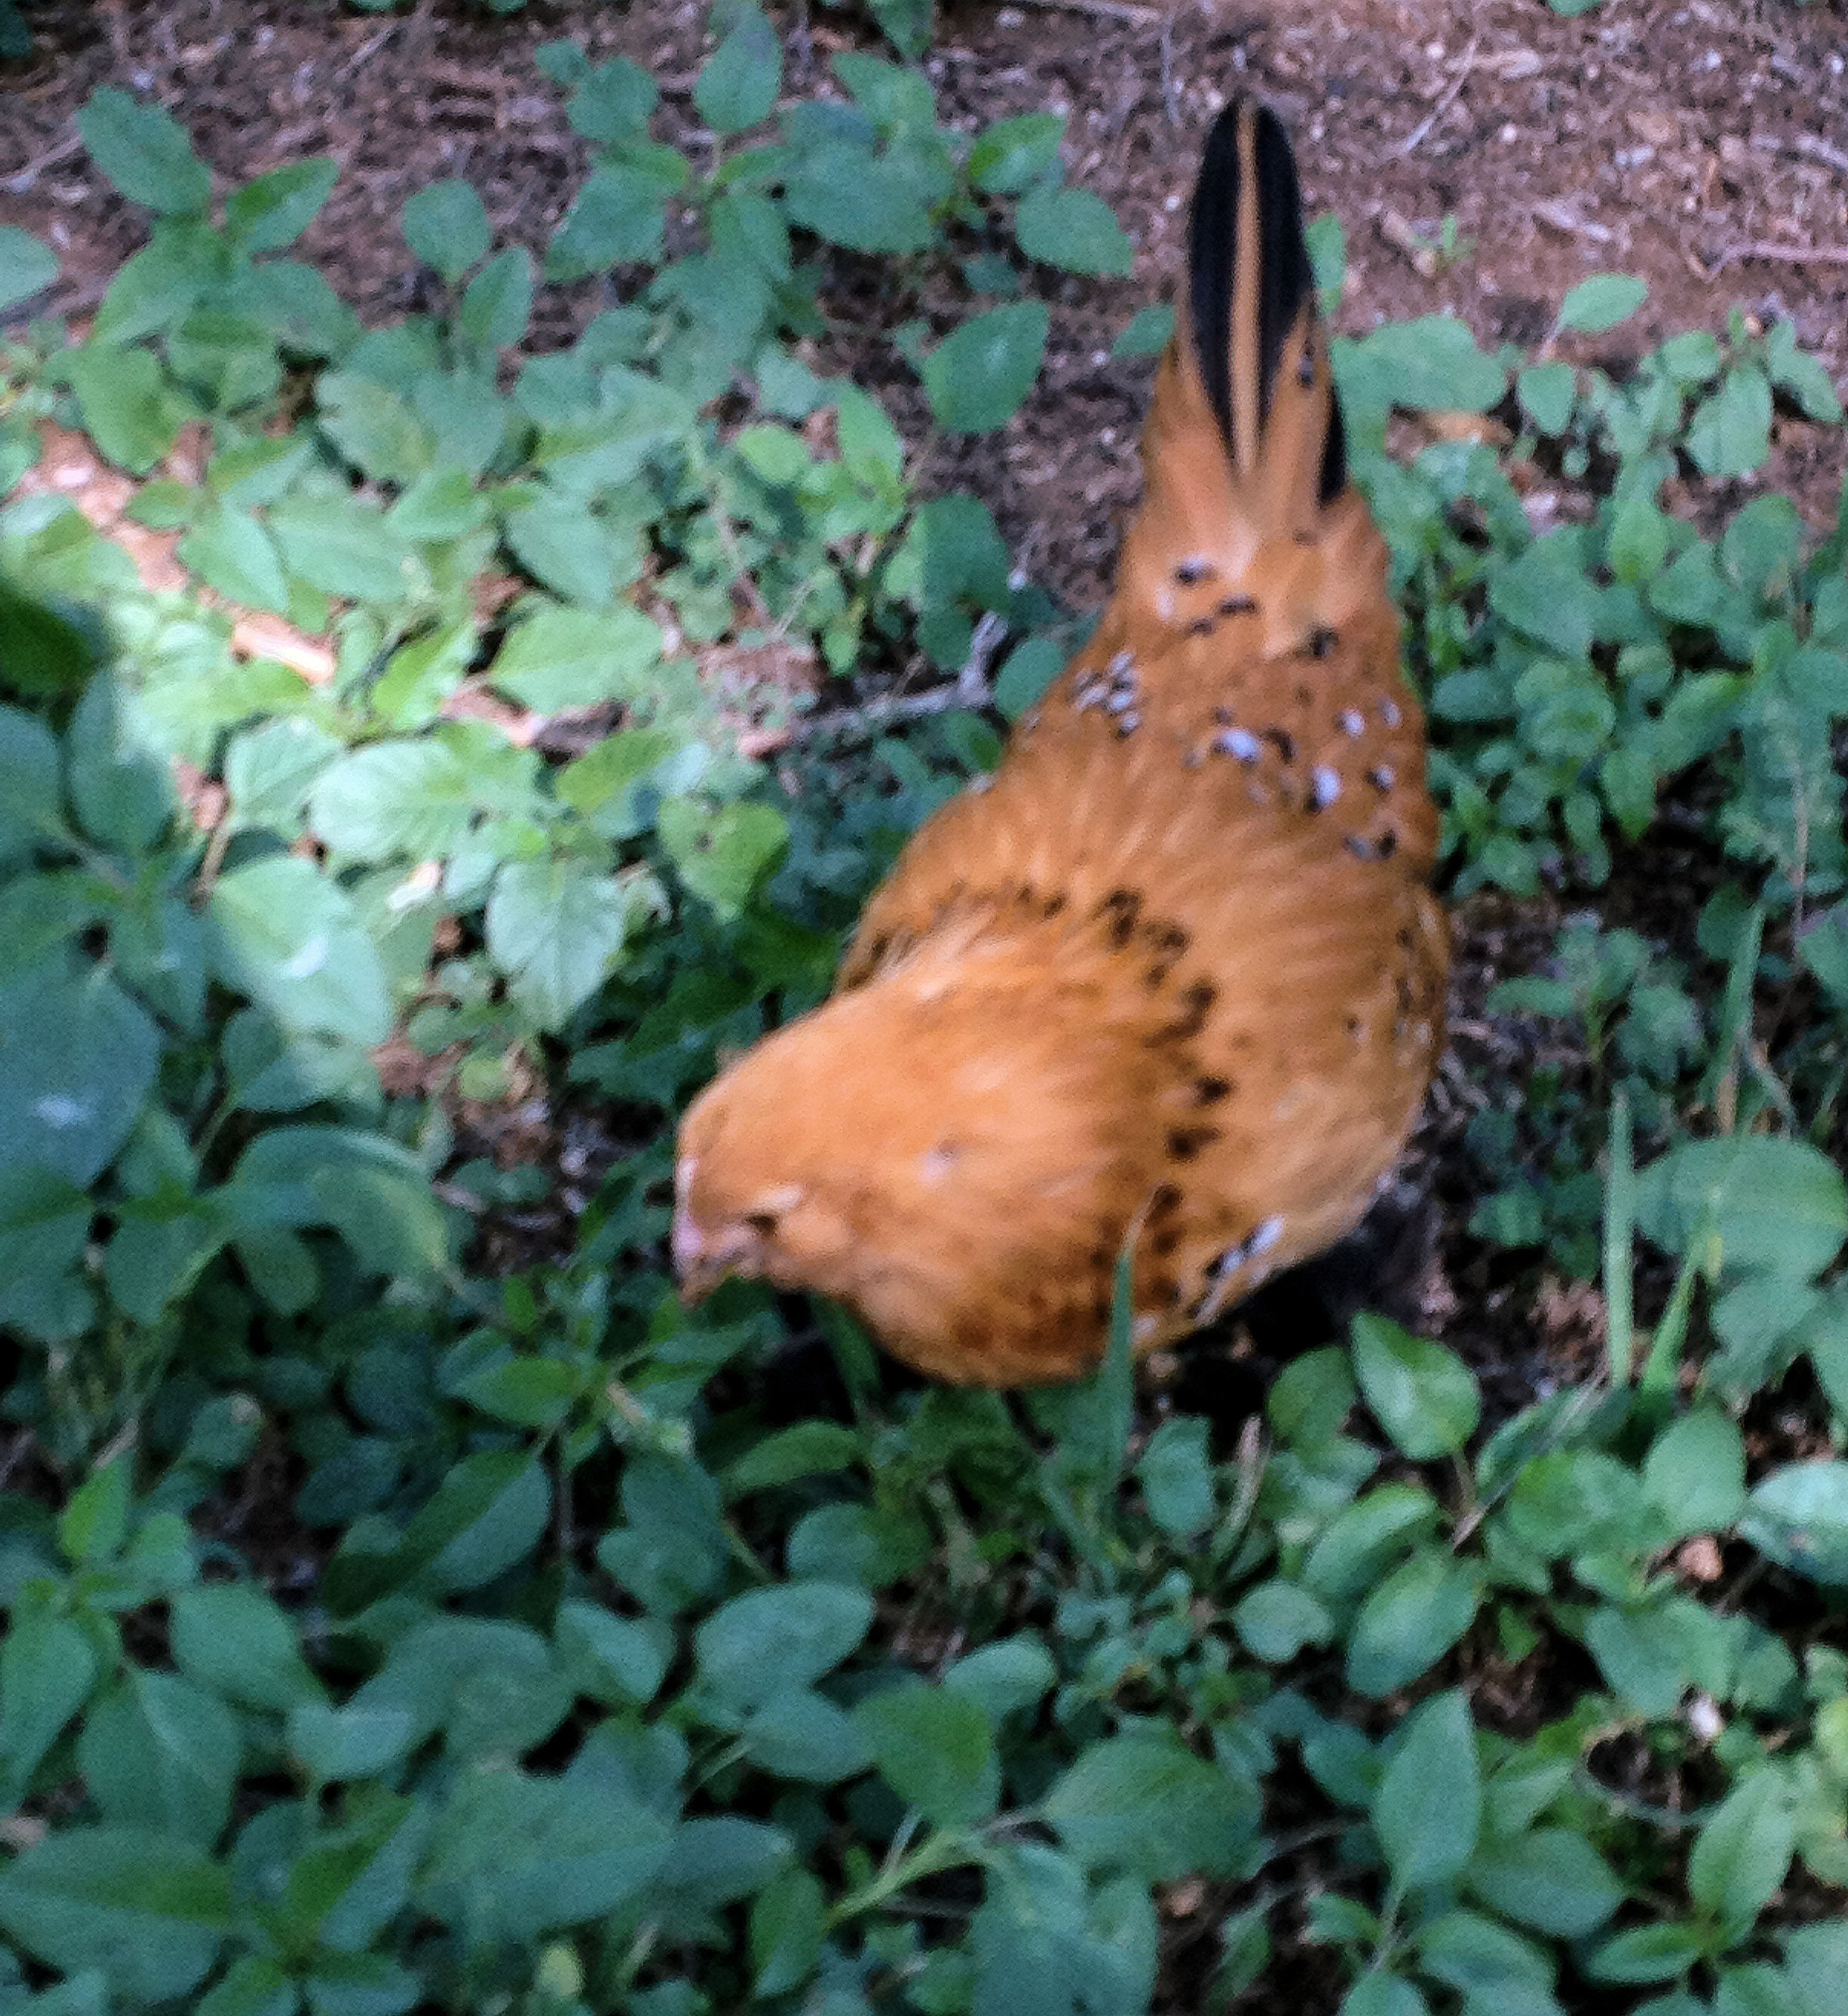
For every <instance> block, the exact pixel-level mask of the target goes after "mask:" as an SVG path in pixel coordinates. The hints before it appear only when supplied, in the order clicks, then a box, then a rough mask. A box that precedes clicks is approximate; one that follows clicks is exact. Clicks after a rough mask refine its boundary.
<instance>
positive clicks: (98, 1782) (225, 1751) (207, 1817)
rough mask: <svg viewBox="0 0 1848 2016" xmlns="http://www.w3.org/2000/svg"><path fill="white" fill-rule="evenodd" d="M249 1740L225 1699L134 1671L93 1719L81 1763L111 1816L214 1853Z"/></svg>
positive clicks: (178, 1680)
mask: <svg viewBox="0 0 1848 2016" xmlns="http://www.w3.org/2000/svg"><path fill="white" fill-rule="evenodd" d="M242 1757H243V1734H242V1732H241V1731H240V1729H239V1727H238V1723H237V1717H236V1715H234V1714H233V1713H232V1711H231V1710H230V1709H229V1708H227V1707H226V1706H225V1704H224V1702H223V1701H222V1700H220V1699H219V1697H218V1695H217V1694H214V1693H211V1692H210V1691H209V1690H207V1689H206V1688H204V1687H196V1686H194V1685H193V1683H192V1682H191V1681H190V1680H187V1679H182V1677H181V1676H179V1675H178V1674H177V1673H162V1672H149V1671H147V1670H146V1669H143V1668H141V1667H139V1666H131V1667H130V1668H129V1669H128V1672H127V1673H126V1674H125V1675H124V1677H123V1679H121V1681H120V1682H119V1683H117V1685H116V1686H115V1687H113V1688H112V1689H110V1691H109V1692H108V1693H106V1694H104V1695H103V1697H102V1698H101V1699H100V1700H99V1701H97V1702H96V1703H95V1705H94V1706H93V1707H92V1708H91V1710H90V1712H89V1714H88V1716H87V1717H86V1718H85V1722H84V1730H83V1734H82V1737H81V1739H80V1740H79V1742H78V1744H77V1764H78V1766H79V1768H80V1769H81V1771H82V1773H83V1774H84V1782H85V1784H86V1785H87V1787H88V1789H89V1793H90V1796H91V1797H92V1798H93V1799H94V1800H95V1802H96V1805H97V1807H98V1809H99V1810H100V1812H101V1813H102V1815H103V1818H104V1819H105V1820H107V1821H109V1822H110V1823H112V1824H113V1825H116V1826H120V1827H145V1828H146V1829H148V1830H149V1831H150V1832H152V1833H156V1834H171V1835H174V1836H175V1837H176V1838H178V1839H180V1840H182V1841H191V1842H192V1843H193V1844H194V1845H196V1846H197V1847H200V1848H204V1849H209V1848H211V1846H212V1845H213V1844H214V1842H215V1841H217V1840H218V1837H219V1835H220V1834H222V1833H223V1831H224V1829H225V1821H226V1820H228V1819H229V1817H230V1813H231V1802H232V1795H233V1794H234V1793H235V1791H236V1787H237V1777H238V1766H239V1763H240V1761H241V1759H242Z"/></svg>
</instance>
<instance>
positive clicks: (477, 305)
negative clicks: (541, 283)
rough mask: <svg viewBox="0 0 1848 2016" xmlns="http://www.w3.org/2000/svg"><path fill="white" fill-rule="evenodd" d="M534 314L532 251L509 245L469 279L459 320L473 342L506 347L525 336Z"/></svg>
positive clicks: (491, 346) (491, 348) (494, 346)
mask: <svg viewBox="0 0 1848 2016" xmlns="http://www.w3.org/2000/svg"><path fill="white" fill-rule="evenodd" d="M531 315H532V254H531V253H530V252H528V250H527V249H526V247H524V245H510V246H509V247H507V249H506V251H504V252H497V253H496V254H495V256H494V257H492V259H490V260H489V261H488V263H487V265H485V266H484V267H483V268H481V272H478V273H477V275H475V277H474V279H472V280H470V282H469V283H468V292H467V293H466V294H464V295H463V297H462V308H461V310H460V311H459V314H458V315H457V316H456V321H457V322H458V324H459V326H460V328H461V330H462V333H463V335H464V336H466V337H467V338H468V340H469V341H470V343H475V344H480V345H481V347H482V348H483V349H484V350H507V349H510V348H511V347H512V346H513V344H516V343H517V342H519V340H521V337H524V335H525V333H526V325H527V322H528V320H529V319H531Z"/></svg>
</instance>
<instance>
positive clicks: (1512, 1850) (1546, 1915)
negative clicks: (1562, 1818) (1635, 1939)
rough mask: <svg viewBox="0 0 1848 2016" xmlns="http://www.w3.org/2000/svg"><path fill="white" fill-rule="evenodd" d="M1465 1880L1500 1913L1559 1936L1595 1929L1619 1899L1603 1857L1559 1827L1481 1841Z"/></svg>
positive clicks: (1620, 1894)
mask: <svg viewBox="0 0 1848 2016" xmlns="http://www.w3.org/2000/svg"><path fill="white" fill-rule="evenodd" d="M1467 1880H1468V1884H1469V1887H1470V1888H1471V1889H1472V1891H1474V1892H1475V1895H1477V1896H1479V1897H1480V1898H1481V1899H1482V1901H1483V1903H1486V1904H1490V1905H1492V1906H1493V1907H1494V1908H1495V1909H1496V1910H1497V1911H1500V1913H1502V1914H1503V1916H1504V1917H1509V1918H1512V1919H1513V1920H1514V1921H1515V1922H1516V1924H1522V1925H1532V1926H1533V1928H1534V1929H1535V1930H1536V1931H1542V1932H1551V1933H1552V1934H1553V1935H1554V1936H1555V1937H1556V1938H1559V1939H1583V1938H1584V1937H1585V1935H1587V1933H1588V1932H1594V1931H1597V1929H1598V1927H1599V1926H1600V1925H1601V1924H1603V1923H1604V1922H1605V1920H1606V1919H1607V1918H1608V1917H1610V1915H1611V1913H1612V1912H1613V1911H1614V1910H1616V1908H1617V1906H1619V1904H1620V1903H1622V1902H1623V1885H1622V1884H1621V1883H1619V1881H1618V1880H1617V1878H1616V1876H1614V1875H1613V1874H1612V1872H1611V1869H1610V1867H1609V1865H1608V1863H1606V1862H1605V1859H1604V1858H1603V1856H1601V1855H1600V1854H1599V1853H1598V1851H1597V1849H1594V1847H1593V1846H1592V1845H1591V1844H1590V1842H1589V1841H1587V1840H1586V1839H1585V1838H1584V1836H1583V1834H1574V1833H1572V1832H1571V1831H1569V1829H1567V1828H1565V1827H1536V1828H1535V1829H1533V1831H1531V1832H1530V1833H1527V1834H1515V1835H1514V1836H1513V1837H1512V1838H1510V1839H1508V1840H1505V1841H1493V1840H1491V1841H1486V1842H1484V1843H1482V1845H1479V1847H1478V1849H1477V1850H1476V1852H1475V1856H1473V1857H1472V1859H1471V1861H1470V1864H1469V1867H1468V1872H1467Z"/></svg>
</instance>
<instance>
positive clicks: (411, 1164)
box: [221, 1126, 456, 1477]
mask: <svg viewBox="0 0 1848 2016" xmlns="http://www.w3.org/2000/svg"><path fill="white" fill-rule="evenodd" d="M221 1196H222V1201H223V1202H224V1204H225V1208H226V1209H227V1210H229V1211H231V1212H232V1214H233V1215H234V1216H235V1217H236V1219H238V1220H239V1221H240V1222H241V1223H242V1224H243V1225H245V1226H250V1227H251V1228H252V1229H259V1230H263V1229H274V1228H279V1227H283V1226H288V1227H302V1226H317V1225H326V1226H333V1228H334V1229H336V1230H337V1231H338V1232H339V1233H340V1236H341V1237H342V1238H343V1239H344V1240H345V1241H346V1242H347V1244H348V1245H349V1246H350V1247H351V1248H352V1249H353V1251H354V1253H355V1255H356V1256H357V1258H358V1260H359V1262H360V1263H361V1265H362V1266H364V1267H366V1269H369V1271H370V1272H372V1273H376V1274H388V1275H391V1276H407V1277H410V1278H415V1277H416V1276H419V1275H423V1274H427V1273H432V1272H434V1270H435V1269H438V1268H439V1267H441V1265H442V1264H443V1262H444V1260H445V1258H446V1255H447V1251H448V1242H447V1240H446V1238H445V1233H444V1227H443V1219H442V1214H441V1211H439V1210H438V1207H437V1204H436V1201H435V1199H434V1197H431V1195H430V1179H429V1177H428V1176H427V1175H426V1174H425V1172H424V1169H423V1165H422V1163H420V1161H418V1160H417V1158H416V1156H414V1155H413V1154H411V1153H410V1151H409V1150H408V1149H405V1148H401V1147H399V1146H398V1143H396V1142H395V1141H391V1140H387V1139H385V1138H384V1136H382V1135H378V1134H362V1133H361V1132H358V1130H357V1129H352V1128H346V1127H326V1126H297V1127H272V1128H271V1129H269V1131H268V1132H267V1133H264V1134H259V1135H258V1136H257V1138H256V1139H254V1141H253V1142H251V1143H250V1146H249V1147H247V1149H245V1150H244V1151H243V1154H241V1155H240V1157H238V1159H237V1163H236V1168H235V1169H234V1170H233V1172H232V1183H231V1184H230V1185H229V1186H228V1187H227V1189H226V1190H225V1191H224V1192H222V1193H221ZM455 1474H456V1473H455V1472H453V1471H452V1472H451V1476H452V1477H453V1476H454V1475H455Z"/></svg>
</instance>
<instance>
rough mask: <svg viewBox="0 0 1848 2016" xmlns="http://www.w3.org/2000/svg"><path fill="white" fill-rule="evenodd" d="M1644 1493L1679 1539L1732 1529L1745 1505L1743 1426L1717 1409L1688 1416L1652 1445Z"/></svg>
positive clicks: (1645, 1473)
mask: <svg viewBox="0 0 1848 2016" xmlns="http://www.w3.org/2000/svg"><path fill="white" fill-rule="evenodd" d="M1643 1488H1644V1490H1645V1491H1647V1492H1648V1494H1649V1496H1650V1497H1651V1498H1652V1499H1654V1500H1655V1506H1656V1509H1657V1510H1659V1512H1661V1514H1662V1516H1663V1517H1664V1518H1665V1519H1666V1521H1667V1522H1668V1525H1669V1528H1670V1532H1673V1534H1674V1535H1676V1536H1677V1538H1678V1537H1679V1536H1680V1535H1683V1534H1685V1533H1710V1532H1720V1531H1723V1530H1724V1528H1727V1527H1729V1526H1731V1525H1732V1523H1733V1522H1734V1521H1735V1520H1736V1519H1737V1518H1738V1516H1739V1514H1740V1511H1741V1510H1742V1508H1743V1507H1744V1505H1745V1445H1744V1443H1743V1442H1742V1440H1741V1438H1740V1435H1739V1431H1738V1424H1736V1423H1735V1421H1734V1420H1732V1418H1731V1416H1730V1415H1728V1414H1726V1413H1723V1412H1722V1411H1721V1410H1720V1409H1719V1408H1717V1407H1715V1406H1705V1407H1701V1408H1698V1409H1695V1412H1693V1413H1689V1414H1684V1415H1683V1416H1682V1417H1681V1418H1680V1420H1678V1421H1676V1422H1675V1423H1674V1424H1673V1425H1672V1426H1671V1427H1669V1428H1668V1429H1667V1430H1666V1431H1665V1432H1664V1433H1663V1434H1662V1435H1659V1436H1658V1437H1657V1438H1656V1440H1655V1443H1654V1444H1653V1445H1652V1447H1651V1449H1650V1450H1649V1453H1648V1457H1647V1459H1646V1460H1644V1464H1643Z"/></svg>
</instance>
